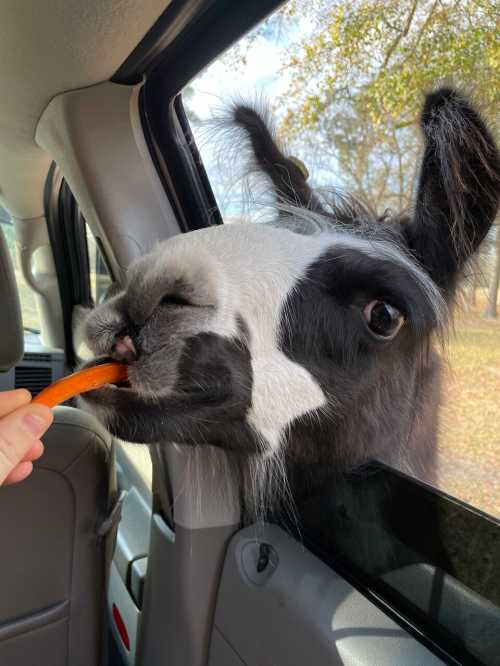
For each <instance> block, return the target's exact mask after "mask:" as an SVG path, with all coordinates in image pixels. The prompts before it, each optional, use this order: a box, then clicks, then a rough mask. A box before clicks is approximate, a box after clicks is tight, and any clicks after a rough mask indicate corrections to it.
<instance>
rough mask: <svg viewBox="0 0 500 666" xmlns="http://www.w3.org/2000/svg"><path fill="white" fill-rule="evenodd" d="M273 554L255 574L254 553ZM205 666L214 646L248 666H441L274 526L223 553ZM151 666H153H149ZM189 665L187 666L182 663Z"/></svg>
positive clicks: (213, 663) (245, 534) (246, 534)
mask: <svg viewBox="0 0 500 666" xmlns="http://www.w3.org/2000/svg"><path fill="white" fill-rule="evenodd" d="M262 542H265V543H266V544H269V545H270V547H271V549H272V551H273V554H272V557H271V561H270V564H269V565H268V567H266V568H265V569H264V571H263V572H261V573H258V572H257V567H256V565H257V560H258V557H259V545H260V543H262ZM215 625H216V630H217V631H218V632H219V633H220V636H217V634H216V637H215V639H214V640H213V642H212V646H211V654H210V661H209V665H210V666H226V664H227V666H232V665H233V664H235V665H238V664H239V662H238V660H235V659H233V660H232V661H231V658H232V656H233V655H231V658H230V657H229V656H228V655H230V652H229V653H228V650H225V652H224V654H225V657H224V658H225V659H226V661H224V662H222V665H221V663H220V654H221V645H220V638H221V637H222V638H223V639H224V641H225V642H226V643H227V644H228V646H229V647H230V648H231V650H232V651H233V652H234V653H235V654H236V655H238V659H240V661H241V662H243V663H244V664H245V665H246V666H262V665H263V664H272V665H273V666H304V664H313V665H314V666H365V665H366V666H373V665H374V664H376V665H377V666H396V665H399V664H401V665H402V664H404V665H405V666H423V665H424V664H425V666H437V665H438V664H442V663H443V662H442V661H441V660H439V659H438V658H437V657H436V656H435V655H434V654H432V653H431V652H430V651H429V650H427V649H426V648H425V647H424V646H423V645H421V644H420V643H419V642H418V641H416V640H415V639H414V638H413V637H412V636H410V635H409V634H408V633H407V632H406V631H404V630H403V629H402V628H401V627H399V626H398V625H397V624H396V623H395V622H393V621H392V620H391V619H390V618H389V617H388V616H386V615H385V614H384V613H383V612H382V611H381V610H380V609H379V608H378V607H377V606H375V605H374V604H373V603H371V602H370V601H369V600H368V599H367V598H366V597H364V596H363V595H362V594H361V593H360V592H358V591H357V590H356V589H354V588H353V587H352V586H351V585H350V584H349V583H348V582H347V581H346V580H344V579H343V578H341V577H340V576H339V575H338V574H336V573H335V572H334V571H332V570H331V569H330V568H329V567H327V566H326V565H325V564H324V563H323V562H321V560H319V559H318V558H317V557H315V556H314V555H312V554H311V553H310V552H309V551H307V550H306V548H305V547H304V546H303V545H301V544H300V543H298V542H297V541H295V540H294V539H292V538H291V537H289V536H288V535H287V534H286V533H285V532H284V531H283V530H281V529H280V528H278V527H276V526H273V525H258V526H257V525H255V526H251V527H249V528H246V529H244V530H242V531H240V532H239V533H238V534H237V535H236V536H235V537H234V538H233V539H232V541H231V544H230V546H229V549H228V553H227V557H226V561H225V565H224V571H223V575H222V580H221V584H220V589H219V595H218V600H217V608H216V613H215ZM151 663H153V662H151ZM186 663H187V662H186Z"/></svg>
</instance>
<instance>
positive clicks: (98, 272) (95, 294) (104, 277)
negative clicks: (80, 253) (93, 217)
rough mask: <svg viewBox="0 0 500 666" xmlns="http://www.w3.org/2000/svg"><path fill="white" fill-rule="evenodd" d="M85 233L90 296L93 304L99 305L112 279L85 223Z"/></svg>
mask: <svg viewBox="0 0 500 666" xmlns="http://www.w3.org/2000/svg"><path fill="white" fill-rule="evenodd" d="M85 232H86V236H87V249H88V255H89V279H90V294H91V296H92V300H93V302H94V303H95V304H96V305H99V303H102V302H103V300H104V299H105V297H106V293H107V290H108V289H109V287H110V286H111V284H112V283H113V279H112V277H111V275H110V273H109V270H108V268H107V266H106V262H105V260H104V256H103V254H102V252H101V250H100V248H99V246H98V245H97V243H96V240H95V238H94V235H93V234H92V232H91V231H90V228H89V226H88V224H87V223H85Z"/></svg>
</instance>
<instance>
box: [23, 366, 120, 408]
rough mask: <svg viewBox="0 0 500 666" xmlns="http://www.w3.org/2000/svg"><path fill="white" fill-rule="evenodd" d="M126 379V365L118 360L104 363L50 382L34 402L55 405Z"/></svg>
mask: <svg viewBox="0 0 500 666" xmlns="http://www.w3.org/2000/svg"><path fill="white" fill-rule="evenodd" d="M126 380H127V366H126V365H124V364H123V363H118V362H111V363H103V364H102V365H95V366H93V367H92V368H86V369H85V370H79V371H78V372H74V373H73V374H72V375H68V377H63V379H59V380H58V381H57V382H54V383H53V384H50V386H47V388H44V389H43V391H41V392H40V393H39V394H38V395H37V396H36V397H35V398H34V399H33V402H36V403H39V404H42V405H46V406H47V407H55V406H56V405H59V404H61V402H65V401H66V400H69V399H70V398H72V397H73V396H75V395H78V394H79V393H85V392H86V391H92V390H93V389H96V388H99V387H100V386H103V385H104V384H117V383H120V382H124V381H126Z"/></svg>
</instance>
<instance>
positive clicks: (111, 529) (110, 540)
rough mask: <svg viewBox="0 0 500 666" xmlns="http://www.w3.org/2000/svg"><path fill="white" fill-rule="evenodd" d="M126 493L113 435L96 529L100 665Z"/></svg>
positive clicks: (105, 664) (106, 649) (105, 644)
mask: <svg viewBox="0 0 500 666" xmlns="http://www.w3.org/2000/svg"><path fill="white" fill-rule="evenodd" d="M126 495H127V491H126V490H122V491H121V492H119V491H118V486H117V481H116V440H115V438H114V437H113V438H112V440H111V446H110V448H109V464H108V501H107V510H106V517H105V519H104V520H103V521H102V523H101V525H100V526H99V529H98V530H97V538H98V542H99V543H100V544H101V545H103V548H104V581H103V603H102V607H103V608H102V613H103V618H102V647H101V660H100V665H101V666H108V656H109V624H108V622H109V614H108V588H109V577H110V574H111V563H112V561H113V555H114V552H115V546H116V536H117V533H118V525H119V524H120V520H121V517H122V507H123V501H124V499H125V497H126Z"/></svg>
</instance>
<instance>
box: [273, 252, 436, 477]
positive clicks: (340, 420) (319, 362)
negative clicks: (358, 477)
mask: <svg viewBox="0 0 500 666" xmlns="http://www.w3.org/2000/svg"><path fill="white" fill-rule="evenodd" d="M374 299H377V300H383V301H386V302H388V303H390V304H392V305H394V306H395V307H397V308H398V309H399V310H401V311H402V312H403V313H404V314H405V315H406V318H407V321H406V324H405V325H404V326H403V328H402V329H401V331H400V332H399V334H398V335H397V337H396V338H395V339H394V340H392V341H387V342H385V341H381V340H380V339H377V338H375V337H374V336H373V335H372V334H371V333H370V331H369V329H368V327H367V325H366V323H365V321H364V319H363V316H362V308H363V306H364V305H365V304H366V303H368V302H370V301H371V300H374ZM436 324H437V322H436V319H435V315H434V313H433V311H432V309H431V308H430V306H429V303H428V301H427V299H426V298H425V296H424V294H423V293H422V291H421V290H420V289H419V287H418V286H417V284H416V283H415V281H413V280H412V278H411V275H410V274H409V273H408V272H407V271H405V270H404V269H403V268H401V267H400V266H398V265H396V264H393V263H390V262H384V261H381V260H378V259H375V258H371V257H368V256H366V255H364V254H362V253H360V252H358V251H356V250H348V249H338V250H335V249H333V250H331V251H329V252H327V253H326V254H325V255H324V256H323V257H322V258H321V259H320V260H319V261H317V262H316V263H315V264H314V265H312V266H311V267H310V268H309V270H308V272H307V274H306V275H305V277H304V279H303V280H302V281H301V282H300V284H299V285H298V287H297V288H296V289H295V290H294V291H293V293H292V294H291V295H290V296H289V298H288V299H287V301H286V303H285V304H284V306H283V326H282V331H281V345H280V346H281V349H282V351H283V352H284V353H285V354H286V355H287V356H288V357H289V358H290V359H291V360H293V361H294V362H296V363H298V364H300V365H302V366H304V367H305V368H306V369H307V370H308V371H309V372H310V373H311V375H312V376H313V377H314V378H315V380H316V381H317V382H318V384H319V385H320V386H321V389H322V390H323V392H324V394H325V396H326V397H327V400H328V409H327V410H324V409H322V410H320V411H318V412H316V413H314V414H309V415H306V416H304V417H301V418H298V419H296V420H295V421H294V422H293V423H292V424H291V427H290V430H289V436H288V444H287V458H288V459H289V460H290V461H295V462H298V461H301V462H307V463H308V464H310V463H321V462H323V463H326V464H327V465H328V468H329V469H330V470H331V469H332V467H335V468H338V469H339V470H341V469H349V468H352V467H354V466H356V465H358V464H360V463H363V462H366V460H367V459H369V458H371V457H379V458H383V459H385V460H386V461H388V460H389V459H391V458H392V459H393V460H394V459H396V458H398V457H400V454H401V446H404V445H405V443H406V442H407V441H408V439H409V437H410V434H411V432H412V429H413V424H414V421H415V416H416V415H415V410H416V408H417V407H418V403H419V399H418V396H417V395H416V394H415V393H416V391H418V388H417V384H416V382H418V381H419V378H422V375H421V372H422V367H421V363H420V362H419V361H421V360H422V355H423V354H424V350H423V347H425V346H426V344H425V341H426V340H427V339H428V336H429V334H430V332H431V331H432V330H433V329H434V328H435V327H436ZM425 358H426V362H428V363H430V364H431V365H432V363H433V362H434V363H435V362H436V361H431V360H430V359H429V358H428V357H425ZM424 448H425V447H424ZM421 454H422V451H420V452H411V451H408V452H407V455H408V456H410V457H411V456H412V455H414V457H415V458H417V457H419V456H420V455H421Z"/></svg>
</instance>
